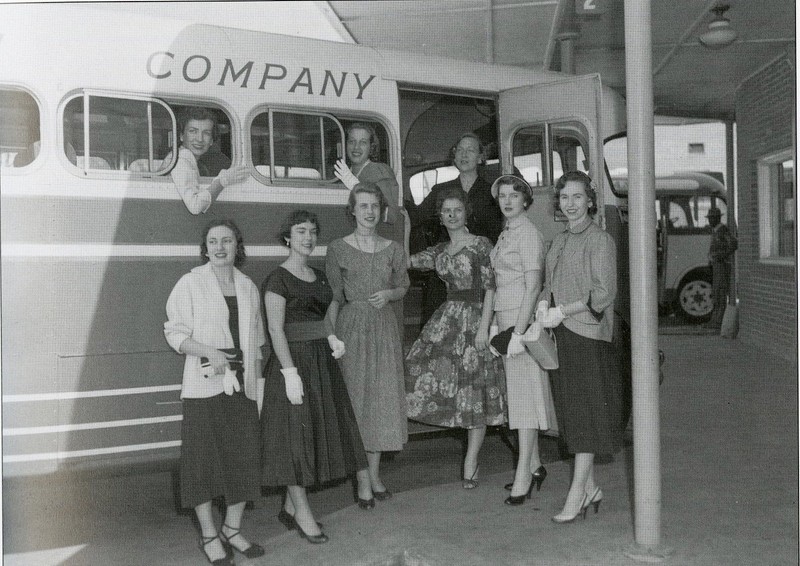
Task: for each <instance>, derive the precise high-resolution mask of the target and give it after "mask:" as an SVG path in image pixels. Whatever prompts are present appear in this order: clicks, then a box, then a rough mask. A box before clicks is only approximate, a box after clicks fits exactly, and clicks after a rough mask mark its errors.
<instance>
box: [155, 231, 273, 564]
mask: <svg viewBox="0 0 800 566" xmlns="http://www.w3.org/2000/svg"><path fill="white" fill-rule="evenodd" d="M200 256H201V258H202V260H203V265H201V266H199V267H195V268H194V269H192V270H191V271H190V272H189V273H187V274H186V275H184V276H183V277H181V278H180V280H179V281H178V283H177V284H176V285H175V288H174V289H173V290H172V293H170V295H169V299H168V300H167V317H168V320H167V322H165V323H164V334H165V336H166V338H167V342H169V344H170V346H172V347H173V348H175V350H177V351H178V352H179V353H181V354H185V356H186V361H185V363H184V366H183V385H182V387H181V399H182V401H183V422H182V424H181V440H182V444H181V461H180V479H181V484H180V485H181V502H182V504H183V506H184V507H193V508H194V510H195V512H196V513H197V519H198V521H199V523H200V529H201V531H202V537H203V538H202V543H201V545H200V548H201V549H202V550H203V552H204V554H205V556H206V558H207V559H208V561H209V562H211V563H212V564H217V565H224V564H231V563H232V562H231V557H232V554H233V551H234V550H236V551H238V552H241V553H242V554H244V555H245V556H247V557H248V558H255V557H257V556H261V555H262V554H264V549H263V548H261V547H260V546H258V545H257V544H250V543H249V542H248V541H247V540H246V539H245V538H244V537H243V536H242V535H241V534H240V533H239V527H240V526H241V521H242V514H243V513H244V508H245V504H246V502H247V501H248V500H252V499H257V498H258V497H260V496H261V493H260V490H259V485H258V407H257V404H256V377H257V376H258V374H259V370H260V362H261V346H262V345H263V344H264V325H263V321H262V320H261V309H260V301H259V297H258V289H257V288H256V286H255V284H254V283H253V282H252V281H251V280H250V278H249V277H247V276H246V275H245V274H244V273H242V272H241V271H239V270H238V269H237V268H236V266H238V265H240V264H241V263H242V262H243V261H244V259H245V252H244V242H243V239H242V233H241V232H240V231H239V228H238V227H237V226H236V224H234V223H233V222H232V221H230V220H222V221H216V222H213V223H211V224H210V225H209V226H208V227H207V228H206V229H205V231H204V232H203V239H202V243H201V245H200ZM219 496H224V497H225V500H226V502H227V504H228V507H227V512H226V514H225V520H224V521H223V525H222V529H220V530H219V532H218V531H217V528H216V525H215V524H214V517H213V514H212V507H211V500H212V499H213V498H215V497H219Z"/></svg>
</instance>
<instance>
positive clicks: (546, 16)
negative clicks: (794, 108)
mask: <svg viewBox="0 0 800 566" xmlns="http://www.w3.org/2000/svg"><path fill="white" fill-rule="evenodd" d="M719 3H722V2H719V1H718V0H653V2H652V41H653V70H654V72H655V75H654V84H653V89H654V98H655V113H656V114H660V115H668V116H688V117H695V118H709V119H732V118H733V117H734V116H733V114H734V96H735V92H736V88H737V87H738V86H739V85H740V84H741V82H742V81H743V80H744V79H746V78H747V77H749V76H750V75H752V74H753V73H754V72H756V71H757V70H759V69H760V68H761V67H763V66H764V65H766V64H767V63H769V62H771V61H772V60H774V59H775V58H777V57H779V56H781V55H782V54H784V53H786V52H787V51H788V52H790V53H792V54H793V53H794V50H795V4H794V2H792V1H791V0H757V1H756V0H729V1H727V2H724V3H725V4H728V5H730V9H729V10H728V11H727V12H726V13H725V17H727V18H728V19H729V20H730V22H731V27H732V28H733V29H734V30H735V31H736V32H737V33H738V38H737V39H736V41H735V42H734V43H733V44H732V45H729V46H728V47H724V48H721V49H717V50H712V49H709V48H707V47H705V46H703V45H701V44H700V42H699V40H698V36H699V35H700V34H701V33H703V32H704V31H706V29H707V27H708V23H709V22H710V21H711V20H712V18H713V14H711V13H710V10H711V8H713V7H714V6H715V5H716V4H719ZM328 4H329V5H330V6H331V8H332V9H333V11H334V12H335V14H336V15H337V16H338V17H339V19H340V20H341V22H342V24H343V25H344V26H345V28H346V29H347V30H348V31H349V32H350V34H351V35H352V36H353V38H354V39H355V41H356V42H357V43H360V44H363V45H369V46H372V47H377V48H382V47H383V48H392V49H399V50H405V51H415V52H421V53H426V54H433V55H443V56H448V57H454V58H457V59H468V60H473V61H489V62H495V63H502V64H507V65H518V66H522V67H528V68H540V69H542V68H543V69H547V70H560V61H561V56H560V55H561V54H560V42H559V41H558V37H559V36H561V35H563V34H565V33H574V34H575V40H574V42H575V43H574V45H575V52H574V59H575V72H576V73H578V74H584V73H591V72H599V73H600V74H601V76H602V80H603V82H604V84H607V85H609V86H611V87H613V88H615V89H617V90H618V91H619V92H620V93H621V94H623V95H624V94H625V42H624V36H625V34H624V15H623V6H624V4H623V0H592V2H591V3H590V4H594V5H600V6H601V7H604V8H605V11H604V13H602V14H599V15H597V14H595V15H581V14H577V13H576V9H575V8H576V0H530V1H515V0H435V1H426V2H416V1H408V2H407V1H383V2H353V1H346V2H339V1H332V2H328ZM580 4H585V2H584V0H580Z"/></svg>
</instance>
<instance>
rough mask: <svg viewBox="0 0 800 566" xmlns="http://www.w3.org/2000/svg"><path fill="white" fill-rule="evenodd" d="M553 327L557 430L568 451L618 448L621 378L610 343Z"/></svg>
mask: <svg viewBox="0 0 800 566" xmlns="http://www.w3.org/2000/svg"><path fill="white" fill-rule="evenodd" d="M554 330H555V335H556V342H557V345H558V365H559V367H558V369H557V370H552V371H551V372H550V388H551V389H552V392H553V402H554V404H555V408H556V418H557V419H558V429H559V434H560V436H561V438H562V440H564V442H565V443H566V445H567V450H568V451H569V452H570V453H572V454H576V453H584V452H587V453H591V454H601V455H611V454H613V453H615V452H617V451H618V450H619V449H620V448H621V447H622V433H623V430H622V378H621V374H620V371H619V368H618V366H617V358H616V356H615V354H614V351H613V347H612V345H611V344H610V343H609V342H604V341H602V340H593V339H591V338H586V337H584V336H581V335H579V334H576V333H574V332H572V331H571V330H569V329H568V328H566V327H565V326H564V325H563V324H561V325H559V326H558V327H557V328H555V329H554Z"/></svg>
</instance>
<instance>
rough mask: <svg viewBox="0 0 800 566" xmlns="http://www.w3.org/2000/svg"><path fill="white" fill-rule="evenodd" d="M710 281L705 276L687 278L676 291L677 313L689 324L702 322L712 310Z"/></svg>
mask: <svg viewBox="0 0 800 566" xmlns="http://www.w3.org/2000/svg"><path fill="white" fill-rule="evenodd" d="M711 289H712V286H711V281H710V280H709V278H708V277H707V276H703V275H697V276H695V277H689V278H687V279H686V280H685V281H684V282H683V283H682V284H681V286H680V288H679V289H678V297H677V302H678V312H679V313H680V314H681V316H682V317H683V318H685V319H686V320H688V321H690V322H703V321H705V320H708V318H709V317H710V316H711V311H712V310H714V299H713V297H712V296H711Z"/></svg>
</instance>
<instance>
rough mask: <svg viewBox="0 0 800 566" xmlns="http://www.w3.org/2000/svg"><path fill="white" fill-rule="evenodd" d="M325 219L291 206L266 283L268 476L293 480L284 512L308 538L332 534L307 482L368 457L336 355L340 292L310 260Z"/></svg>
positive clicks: (269, 481)
mask: <svg viewBox="0 0 800 566" xmlns="http://www.w3.org/2000/svg"><path fill="white" fill-rule="evenodd" d="M318 235H319V222H318V221H317V217H316V215H315V214H313V213H310V212H307V211H305V210H297V211H294V212H292V213H291V214H290V215H289V216H288V218H287V219H286V220H285V221H284V225H283V227H282V229H281V232H280V236H281V239H282V240H283V242H284V243H285V244H286V245H287V246H288V247H289V257H288V258H287V259H286V261H284V262H283V263H282V264H281V265H280V267H278V268H277V269H276V270H275V271H273V272H272V273H271V274H270V276H269V277H268V278H267V280H266V282H265V284H264V291H265V293H264V304H265V306H266V312H267V328H268V330H269V335H270V338H271V341H272V354H271V355H270V357H269V359H268V360H267V365H266V368H265V370H264V376H265V377H266V382H265V386H264V410H263V411H262V413H261V432H262V434H261V480H262V483H263V484H264V485H271V486H276V485H279V486H284V485H285V486H287V488H286V499H285V501H284V504H283V508H282V509H281V511H280V513H279V514H278V519H280V521H281V522H282V523H283V524H284V525H286V527H287V528H288V529H290V530H291V529H297V530H298V532H299V534H300V535H301V536H302V537H303V538H305V539H306V540H307V541H308V542H310V543H314V544H319V543H324V542H327V541H328V537H327V536H325V534H324V533H323V532H322V530H321V529H320V526H319V525H318V524H317V522H316V520H315V519H314V515H313V513H312V511H311V507H310V506H309V504H308V498H307V497H306V487H307V486H312V485H319V484H321V483H325V482H328V481H331V480H335V479H339V478H344V477H346V476H348V475H350V474H353V473H356V472H358V471H362V473H364V474H366V468H367V457H366V455H365V454H364V445H363V444H362V442H361V435H360V434H359V432H358V423H357V422H356V418H355V415H354V414H353V407H352V405H351V403H350V397H349V395H348V394H347V387H346V386H345V383H344V378H343V377H342V372H341V370H340V369H339V364H338V362H337V360H338V359H339V358H341V357H342V356H344V355H345V346H344V343H343V342H342V341H341V340H339V339H338V338H337V337H336V335H335V334H334V332H333V325H332V323H331V320H330V314H331V306H330V305H331V301H332V299H333V292H332V291H331V287H330V285H329V284H328V279H327V277H326V276H325V273H324V272H323V271H320V270H318V269H314V268H312V267H310V266H309V265H308V258H309V257H310V256H311V253H312V252H313V251H314V248H315V247H316V245H317V237H318Z"/></svg>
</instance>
